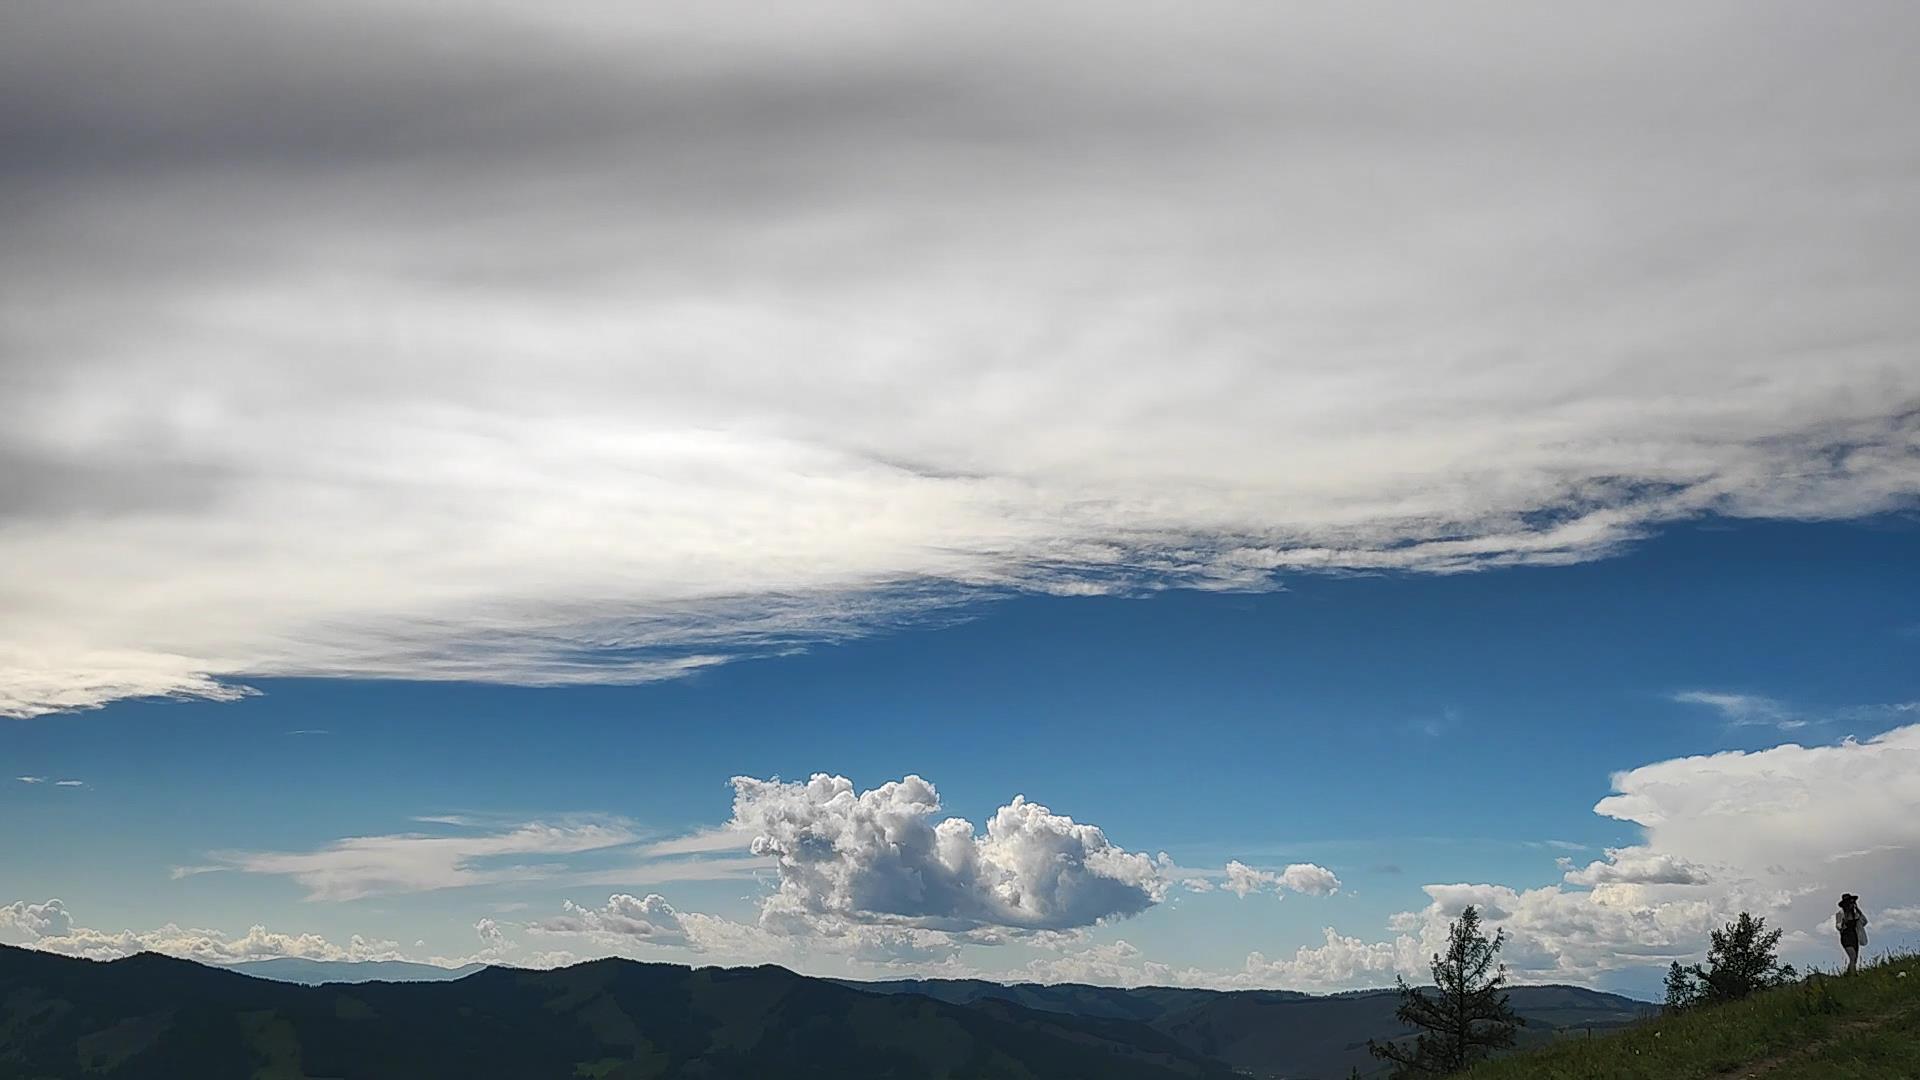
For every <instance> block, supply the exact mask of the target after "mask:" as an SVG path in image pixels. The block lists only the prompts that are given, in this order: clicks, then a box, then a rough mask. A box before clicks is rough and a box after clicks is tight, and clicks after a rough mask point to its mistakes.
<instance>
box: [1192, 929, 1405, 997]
mask: <svg viewBox="0 0 1920 1080" xmlns="http://www.w3.org/2000/svg"><path fill="white" fill-rule="evenodd" d="M1322 934H1323V935H1324V940H1323V941H1322V943H1321V944H1319V945H1314V946H1307V945H1302V946H1301V947H1300V948H1299V949H1297V950H1295V951H1294V954H1293V956H1292V957H1290V958H1281V959H1271V960H1270V959H1268V958H1267V956H1266V955H1265V954H1264V953H1261V952H1258V951H1255V952H1252V953H1248V954H1247V963H1246V967H1245V969H1244V970H1243V971H1242V972H1240V973H1239V974H1238V975H1237V976H1234V977H1230V978H1227V979H1224V980H1220V981H1218V982H1215V983H1214V985H1226V986H1270V987H1284V988H1287V989H1294V990H1345V989H1350V988H1353V987H1359V986H1380V985H1384V984H1388V983H1391V982H1392V981H1393V977H1394V974H1395V973H1396V972H1398V971H1401V970H1404V969H1405V968H1407V967H1408V966H1410V965H1411V963H1412V961H1411V960H1410V958H1409V956H1408V953H1407V948H1406V945H1405V944H1404V943H1396V942H1387V941H1382V942H1365V941H1362V940H1360V939H1359V938H1356V937H1346V936H1344V935H1342V934H1340V933H1338V932H1336V931H1335V930H1334V929H1333V927H1331V926H1329V927H1326V928H1325V929H1324V930H1322ZM1196 976H1197V973H1190V974H1189V978H1195V977H1196Z"/></svg>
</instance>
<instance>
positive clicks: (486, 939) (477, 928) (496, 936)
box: [473, 918, 507, 948]
mask: <svg viewBox="0 0 1920 1080" xmlns="http://www.w3.org/2000/svg"><path fill="white" fill-rule="evenodd" d="M473 932H474V934H475V935H476V936H478V937H479V938H480V944H482V945H484V946H486V947H488V948H498V947H500V946H501V945H504V944H506V940H507V935H506V932H505V931H503V930H501V929H500V924H499V923H497V922H495V921H494V920H492V919H488V918H483V919H481V920H480V921H478V922H476V923H474V924H473Z"/></svg>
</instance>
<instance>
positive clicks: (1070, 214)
mask: <svg viewBox="0 0 1920 1080" xmlns="http://www.w3.org/2000/svg"><path fill="white" fill-rule="evenodd" d="M828 7H829V8H836V7H838V8H839V10H840V12H841V13H842V14H845V15H847V17H845V18H834V17H826V18H822V17H820V15H819V13H818V12H817V11H814V10H811V9H810V10H809V12H808V13H805V14H803V13H801V12H799V11H797V10H796V11H792V12H786V11H771V12H770V11H768V10H767V9H766V8H764V7H763V6H755V7H752V8H751V9H748V8H746V7H744V6H743V5H738V4H733V3H727V2H722V3H717V4H710V5H702V6H700V7H699V8H698V9H697V10H696V9H693V8H681V9H676V11H675V12H674V15H673V17H672V18H661V17H659V14H658V12H656V11H653V10H652V9H650V8H648V7H645V6H637V7H622V6H619V5H608V4H603V3H593V2H588V0H566V2H561V3H556V4H543V5H537V6H527V5H503V4H483V5H479V6H475V7H472V8H471V9H470V10H467V11H466V12H465V13H464V14H463V17H462V18H460V19H459V20H449V19H447V18H446V15H445V11H444V9H443V8H442V7H440V6H439V5H436V4H429V3H427V2H425V0H383V2H381V3H378V4H375V3H371V2H366V0H349V2H346V3H340V4H332V5H328V6H327V8H326V10H325V12H324V14H322V13H320V12H318V11H316V10H312V9H309V8H308V7H306V6H303V5H284V4H283V5H259V4H247V3H239V2H237V0H202V2H196V3H193V4H190V5H186V6H185V7H175V6H167V7H165V8H162V7H161V6H157V5H149V4H135V3H126V2H117V0H106V2H102V3H87V4H71V3H57V2H52V0H28V2H27V3H25V4H23V5H20V6H19V8H18V10H17V11H14V12H12V13H11V14H12V16H13V17H12V18H10V19H9V25H8V33H7V34H6V35H5V38H4V40H0V96H3V97H4V98H5V99H6V100H7V101H9V102H11V103H14V104H15V106H16V107H14V108H10V109H8V110H7V114H6V117H5V118H4V120H0V125H4V127H0V135H3V136H4V137H0V146H4V147H6V151H5V157H4V158H0V208H4V209H0V222H4V225H5V228H6V235H7V237H8V243H7V245H6V246H5V250H4V252H0V298H3V299H0V348H3V349H4V350H5V354H6V356H7V358H8V361H7V369H6V376H5V393H3V394H0V517H4V519H5V526H6V527H5V528H4V529H0V567H5V570H4V574H5V582H4V584H5V586H6V594H7V603H6V604H5V605H3V606H0V715H10V716H28V715H34V714H38V713H42V712H46V711H49V710H60V709H75V708H86V707H93V706H98V705H100V704H103V703H105V702H109V701H113V700H116V699H120V698H125V697H130V696H138V695H154V694H168V695H178V696H192V697H200V698H210V699H215V700H233V699H236V698H238V697H241V696H243V695H244V694H245V693H247V691H246V689H245V685H244V680H246V679H248V678H251V677H265V676H288V675H318V676H368V677H404V678H416V679H473V680H490V681H505V682H515V683H528V684H553V683H571V682H586V681H609V682H622V681H625V682H631V681H641V680H647V679H656V678H669V677H673V676H676V675H679V674H682V673H685V672H688V671H693V670H698V669H700V668H701V667H703V666H706V665H710V664H713V663H718V662H722V661H724V660H726V659H728V658H730V657H736V656H741V655H751V654H756V653H765V652H770V651H778V650H784V649H789V648H792V647H794V646H795V645H797V644H804V643H807V642H812V641H819V640H822V639H832V638H837V637H843V636H846V635H849V634H856V633H861V632H865V631H869V630H871V629H873V628H875V627H885V626H893V625H898V624H900V623H902V622H905V621H911V620H916V619H923V618H929V617H934V614H935V613H936V612H938V611H939V610H941V609H942V608H943V606H944V605H948V604H950V603H951V602H952V601H953V600H954V599H955V598H956V597H959V596H963V595H971V596H979V595H998V594H1000V593H1001V592H1004V591H1007V590H1021V589H1025V590H1037V591H1045V592H1054V593H1066V594H1075V593H1086V592H1101V591H1112V590H1121V589H1135V588H1154V587H1161V586H1166V585H1194V586H1200V587H1208V588H1236V589H1237V588H1262V587H1266V586H1268V585H1269V584H1270V583H1271V581H1272V579H1273V575H1274V574H1275V573H1276V572H1298V571H1304V570H1311V569H1321V568H1330V569H1343V568H1350V569H1353V568H1357V569H1371V568H1377V567H1407V568H1413V569H1421V570H1431V571H1459V570H1467V569H1472V568H1474V567H1479V566H1486V565H1497V564H1504V563H1513V562H1536V563H1537V562H1566V561H1572V560H1579V559H1587V558H1593V557H1598V556H1601V555H1604V554H1607V553H1609V552H1612V551H1615V550H1617V549H1618V548H1619V547H1620V546H1621V545H1623V544H1625V543H1628V542H1630V541H1632V540H1633V539H1635V538H1636V537H1639V536H1642V535H1645V534H1646V533H1647V532H1648V531H1649V530H1651V529H1654V528H1657V527H1658V526H1659V525H1660V523H1662V522H1666V521H1671V520H1674V519H1679V518H1685V517H1689V516H1694V515H1701V514H1725V515H1734V516H1746V517H1785V518H1825V517H1845V516H1849V515H1858V514H1864V513H1870V512H1874V511H1880V510H1885V509H1888V508H1893V507H1899V506H1904V505H1911V503H1912V501H1913V500H1914V498H1915V495H1916V490H1920V479H1916V478H1920V468H1917V467H1916V464H1920V462H1917V459H1920V411H1916V408H1915V406H1916V404H1920V368H1916V366H1915V365H1914V364H1913V363H1912V362H1911V360H1912V354H1913V347H1914V343H1915V341H1916V340H1920V312H1916V310H1915V308H1914V305H1913V304H1912V303H1911V297H1912V296H1913V295H1914V294H1915V292H1916V290H1920V250H1916V248H1915V246H1914V245H1913V244H1911V243H1910V242H1908V240H1907V238H1908V237H1909V236H1910V235H1911V233H1912V229H1913V226H1914V224H1915V222H1916V220H1917V219H1920V185H1916V184H1915V183H1914V175H1913V167H1912V164H1911V163H1912V161H1913V159H1914V154H1915V150H1916V148H1917V147H1920V133H1916V129H1915V126H1914V125H1913V124H1912V123H1911V118H1910V117H1909V116H1908V115H1907V112H1906V110H1905V109H1904V108H1902V107H1901V106H1902V103H1904V102H1906V101H1908V100H1911V99H1913V98H1914V97H1916V96H1920V72H1916V69H1915V66H1914V65H1913V64H1911V63H1910V58H1909V57H1908V56H1907V53H1906V50H1905V49H1904V48H1903V44H1904V43H1905V42H1907V41H1909V40H1910V39H1911V37H1912V34H1913V30H1914V28H1915V25H1916V20H1920V13H1916V11H1915V10H1914V9H1913V8H1912V7H1911V5H1903V4H1897V3H1884V4H1868V5H1865V6H1860V7H1858V8H1856V9H1855V10H1854V11H1853V12H1852V14H1851V15H1850V16H1849V17H1848V18H1846V19H1832V18H1824V17H1821V16H1820V15H1819V14H1817V13H1815V12H1813V11H1812V10H1810V9H1809V8H1808V7H1807V6H1806V5H1803V4H1796V3H1790V2H1787V0H1777V2H1763V3H1742V4H1722V3H1711V4H1707V5H1704V6H1702V5H1688V6H1685V7H1676V6H1674V5H1663V4H1654V3H1638V2H1636V3H1628V4H1624V5H1612V6H1610V7H1609V8H1607V9H1606V10H1604V11H1591V12H1588V13H1586V15H1585V16H1584V17H1583V18H1582V19H1581V20H1580V21H1579V24H1578V27H1577V28H1572V27H1571V26H1570V24H1569V23H1568V22H1567V20H1565V19H1564V18H1561V17H1559V16H1558V15H1557V14H1556V13H1553V12H1550V11H1548V10H1546V9H1543V8H1540V7H1538V6H1537V5H1527V4H1518V3H1515V4H1500V3H1494V4H1489V5H1482V6H1479V7H1476V8H1474V9H1472V10H1470V11H1458V10H1445V11H1443V10H1441V9H1438V8H1435V9H1432V10H1425V9H1416V10H1408V9H1405V8H1399V7H1396V8H1393V9H1386V8H1380V9H1361V8H1352V7H1345V6H1341V7H1328V8H1325V9H1302V8H1298V7H1292V6H1272V5H1240V6H1236V7H1233V8H1231V9H1226V8H1222V9H1220V10H1216V11H1210V12H1209V14H1208V17H1207V18H1204V19H1194V18H1191V17H1188V16H1187V15H1186V14H1184V13H1181V12H1178V11H1177V10H1176V9H1174V8H1171V7H1156V6H1151V5H1149V6H1144V7H1138V6H1128V7H1127V8H1125V9H1124V10H1120V9H1115V8H1114V7H1113V6H1112V5H1104V4H1093V3H1090V2H1069V3H1066V4H1060V5H1047V6H1046V7H1045V8H1044V9H1040V8H1034V9H1029V10H1026V11H1023V12H1022V13H1021V14H1020V16H1019V26H1018V32H1017V33H1013V34H1009V33H1007V32H1006V25H1005V23H1004V21H1003V20H1000V19H988V18H983V17H981V15H980V14H979V13H978V12H977V11H975V10H973V9H970V8H966V7H964V6H958V7H947V8H942V7H939V6H929V5H920V4H905V5H888V6H886V7H885V8H884V9H876V8H874V7H873V6H872V5H859V6H857V7H840V6H838V5H836V4H834V3H831V2H830V3H829V5H828ZM749 16H750V17H749ZM449 50H451V53H457V54H458V55H459V56H460V57H461V62H460V63H457V64H454V63H449V62H447V59H446V58H447V56H448V55H450V54H451V53H450V52H449ZM1783 70H1791V71H1793V72H1795V73H1796V77H1795V78H1793V79H1791V80H1783V79H1781V78H1780V77H1779V73H1780V72H1781V71H1783ZM1787 132H1790V133H1791V137H1786V136H1783V135H1782V134H1781V133H1787ZM1836 162H1839V163H1845V164H1844V167H1836V166H1835V164H1834V163H1836ZM1114 177H1125V178H1126V180H1125V182H1124V183H1115V182H1114V180H1113V178H1114ZM103 252H110V253H111V257H103V256H102V253H103ZM1783 296H1786V297H1788V298H1789V300H1790V302H1781V298H1782V297H1783Z"/></svg>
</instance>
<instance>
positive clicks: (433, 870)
mask: <svg viewBox="0 0 1920 1080" xmlns="http://www.w3.org/2000/svg"><path fill="white" fill-rule="evenodd" d="M637 839H639V834H638V833H637V832H635V831H634V830H633V829H632V828H631V827H630V826H629V825H627V824H626V823H624V822H620V821H584V822H582V821H562V822H530V823H527V824H523V825H516V826H514V827H512V828H509V829H506V830H504V831H499V832H483V833H477V834H461V835H456V836H432V835H427V834H423V833H401V834H394V835H386V836H355V837H348V838H346V839H343V840H336V841H334V842H332V843H330V844H328V845H326V846H325V847H322V848H319V849H318V850H315V851H304V852H279V851H234V852H213V853H211V857H212V858H213V859H215V860H216V861H217V863H218V865H219V866H221V867H225V868H229V869H233V870H239V871H242V872H244V873H249V874H272V875H281V876H285V877H289V878H292V879H293V880H294V881H296V882H298V883H299V884H300V886H301V887H302V888H304V889H306V890H307V898H308V899H310V900H355V899H359V898H361V897H366V896H377V895H384V894H390V893H409V892H424V891H428V890H433V889H448V888H457V887H462V886H469V885H489V884H498V883H501V882H508V881H525V880H533V879H538V878H546V877H554V876H557V875H559V874H561V873H563V872H564V871H565V869H566V868H565V867H564V866H563V865H559V864H555V863H553V862H537V863H528V862H523V861H518V860H520V859H521V858H523V857H537V856H549V857H552V856H566V855H577V854H580V853H583V852H590V851H599V850H603V849H607V848H613V847H618V846H621V845H625V844H631V843H633V842H634V841H636V840H637ZM181 869H184V870H189V871H199V870H205V869H207V868H206V867H185V868H181Z"/></svg>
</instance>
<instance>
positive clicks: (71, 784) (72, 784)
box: [53, 780, 87, 787]
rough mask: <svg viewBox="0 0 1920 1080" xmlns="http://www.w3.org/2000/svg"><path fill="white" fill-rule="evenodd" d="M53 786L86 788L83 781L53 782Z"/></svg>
mask: <svg viewBox="0 0 1920 1080" xmlns="http://www.w3.org/2000/svg"><path fill="white" fill-rule="evenodd" d="M53 786H54V787H86V786H87V782H86V781H85V780H55V781H54V782H53Z"/></svg>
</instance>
